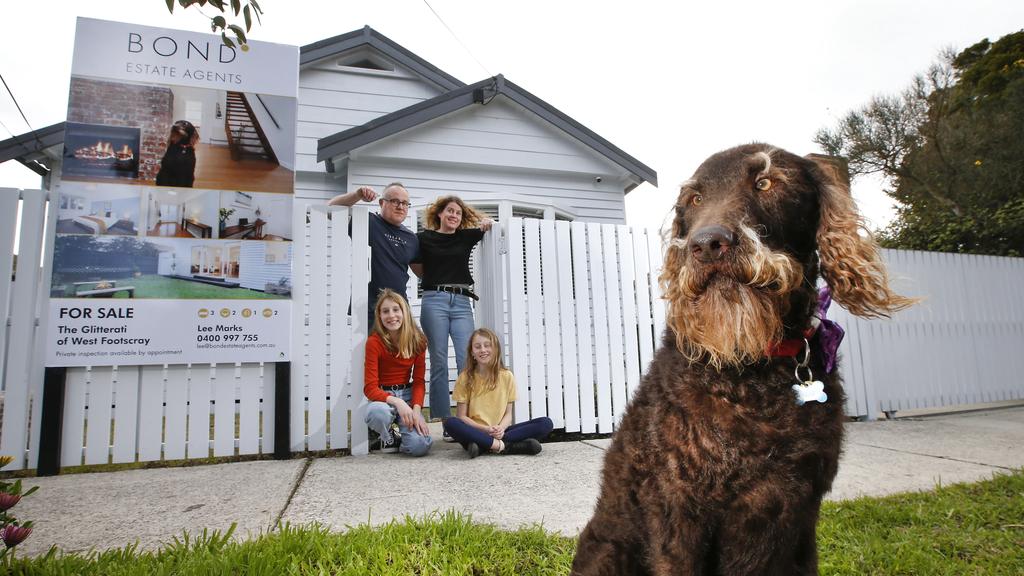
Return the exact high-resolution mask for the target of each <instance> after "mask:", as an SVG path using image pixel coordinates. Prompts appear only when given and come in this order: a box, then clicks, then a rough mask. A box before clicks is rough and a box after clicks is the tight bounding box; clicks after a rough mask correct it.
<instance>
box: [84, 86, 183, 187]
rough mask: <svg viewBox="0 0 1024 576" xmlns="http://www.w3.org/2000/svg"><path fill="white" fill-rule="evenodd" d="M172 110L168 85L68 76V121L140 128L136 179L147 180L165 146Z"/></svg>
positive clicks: (152, 176) (153, 174)
mask: <svg viewBox="0 0 1024 576" xmlns="http://www.w3.org/2000/svg"><path fill="white" fill-rule="evenodd" d="M173 110H174V94H173V93H172V92H171V90H170V88H166V87H163V86H145V85H140V84H123V83H120V82H109V81H105V80H93V79H89V78H81V77H72V78H71V95H70V97H69V101H68V121H70V122H83V123H88V124H102V125H105V126H128V127H132V128H140V129H141V130H142V140H141V143H140V147H141V150H140V151H139V179H140V180H143V181H146V182H149V183H152V182H153V181H155V180H156V173H157V172H159V170H160V159H161V158H162V157H163V155H164V151H165V150H166V149H167V135H168V134H169V133H170V129H171V124H172V123H173V122H174V120H173V119H172V114H173Z"/></svg>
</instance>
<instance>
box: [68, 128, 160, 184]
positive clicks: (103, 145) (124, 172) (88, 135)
mask: <svg viewBox="0 0 1024 576" xmlns="http://www.w3.org/2000/svg"><path fill="white" fill-rule="evenodd" d="M65 126H66V128H65V133H64V167H63V177H64V178H67V179H75V178H86V179H93V178H101V179H115V180H122V179H128V180H135V179H137V178H138V177H139V150H140V141H141V136H142V131H141V130H140V129H139V128H132V127H127V126H104V125H101V124H83V123H79V122H67V123H66V125H65Z"/></svg>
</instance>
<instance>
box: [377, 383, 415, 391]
mask: <svg viewBox="0 0 1024 576" xmlns="http://www.w3.org/2000/svg"><path fill="white" fill-rule="evenodd" d="M411 387H412V384H393V385H391V386H381V387H380V389H381V390H384V391H385V392H397V391H398V390H405V389H406V388H411Z"/></svg>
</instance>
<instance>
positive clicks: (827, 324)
mask: <svg viewBox="0 0 1024 576" xmlns="http://www.w3.org/2000/svg"><path fill="white" fill-rule="evenodd" d="M830 304H832V289H831V288H829V287H828V285H825V286H823V287H821V288H820V289H819V290H818V312H817V313H816V314H815V316H816V317H817V318H818V320H819V321H820V324H819V325H818V330H817V332H815V336H816V337H817V338H816V340H817V343H818V352H819V353H820V354H821V362H822V364H824V365H825V372H826V373H827V374H831V373H832V370H834V369H835V367H836V355H837V354H838V352H839V344H840V343H841V342H842V341H843V336H845V335H846V332H845V331H844V330H843V327H842V326H840V325H839V324H836V323H835V322H833V321H831V320H829V319H828V318H825V314H826V313H828V307H829V305H830Z"/></svg>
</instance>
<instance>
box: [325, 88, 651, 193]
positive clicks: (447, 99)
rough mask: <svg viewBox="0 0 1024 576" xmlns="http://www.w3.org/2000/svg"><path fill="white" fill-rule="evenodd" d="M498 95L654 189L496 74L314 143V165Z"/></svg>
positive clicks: (617, 153)
mask: <svg viewBox="0 0 1024 576" xmlns="http://www.w3.org/2000/svg"><path fill="white" fill-rule="evenodd" d="M498 94H502V95H504V96H506V97H508V98H509V99H510V100H512V101H513V102H516V103H517V104H519V105H520V106H522V107H524V108H526V109H527V110H530V111H531V112H533V113H534V114H537V115H538V116H540V117H541V118H543V119H544V120H547V121H548V122H550V123H551V124H554V125H555V126H556V127H558V128H560V129H561V130H563V131H564V132H566V133H568V134H569V135H571V136H572V137H574V138H576V139H577V140H579V141H580V142H582V143H583V144H585V145H587V146H588V147H590V148H591V149H593V150H594V151H596V152H598V153H599V154H601V155H602V156H604V157H605V158H608V159H609V160H611V161H612V162H615V163H616V164H618V165H619V166H622V167H623V168H625V169H626V170H628V171H629V172H630V173H632V174H634V175H636V176H637V177H638V178H640V179H641V180H642V181H646V182H650V183H651V184H653V185H655V186H657V185H658V173H657V172H655V171H654V170H653V169H651V168H650V167H649V166H647V165H645V164H643V163H642V162H640V161H639V160H637V159H636V158H633V157H632V156H630V155H629V154H627V153H626V152H624V151H623V150H622V149H620V148H618V147H617V146H615V145H614V144H612V143H611V142H609V141H607V140H605V139H604V138H602V137H600V136H598V135H597V134H595V133H594V132H593V131H592V130H590V129H589V128H587V127H586V126H584V125H582V124H580V123H579V122H577V121H575V120H573V119H572V118H570V117H568V116H566V115H565V114H563V113H562V112H560V111H559V110H557V109H556V108H555V107H553V106H551V105H550V104H548V103H547V102H545V101H543V100H541V99H540V98H537V97H536V96H534V95H533V94H530V93H529V92H527V91H526V90H523V89H522V88H520V87H519V86H517V85H515V84H513V83H512V82H509V81H508V80H506V79H505V77H504V76H502V75H500V74H499V75H497V76H495V77H494V78H487V79H486V80H481V81H480V82H477V83H476V84H470V85H468V86H465V87H462V88H459V89H458V90H452V91H451V92H448V93H445V94H441V95H440V96H437V97H434V98H431V99H430V100H424V101H423V102H419V103H417V104H413V105H412V106H409V107H407V108H403V109H401V110H397V111H395V112H392V113H390V114H386V115H384V116H381V117H379V118H375V119H373V120H371V121H369V122H367V123H366V124H363V125H362V126H356V127H354V128H349V129H348V130H344V131H342V132H338V133H337V134H332V135H330V136H327V137H325V138H321V139H320V140H319V141H318V142H317V155H316V159H317V162H323V161H325V160H327V159H330V158H334V157H337V156H340V155H343V154H347V153H348V152H350V151H352V150H355V149H356V148H359V147H361V146H365V145H367V144H370V143H372V142H376V141H378V140H381V139H383V138H386V137H388V136H391V135H394V134H397V133H399V132H402V131H403V130H407V129H409V128H412V127H414V126H418V125H420V124H423V123H424V122H427V121H430V120H433V119H435V118H439V117H441V116H443V115H445V114H448V113H450V112H454V111H455V110H459V109H461V108H465V107H466V106H470V105H472V104H474V103H484V102H489V101H490V98H493V97H494V96H496V95H498ZM630 189H632V187H631V188H630Z"/></svg>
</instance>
